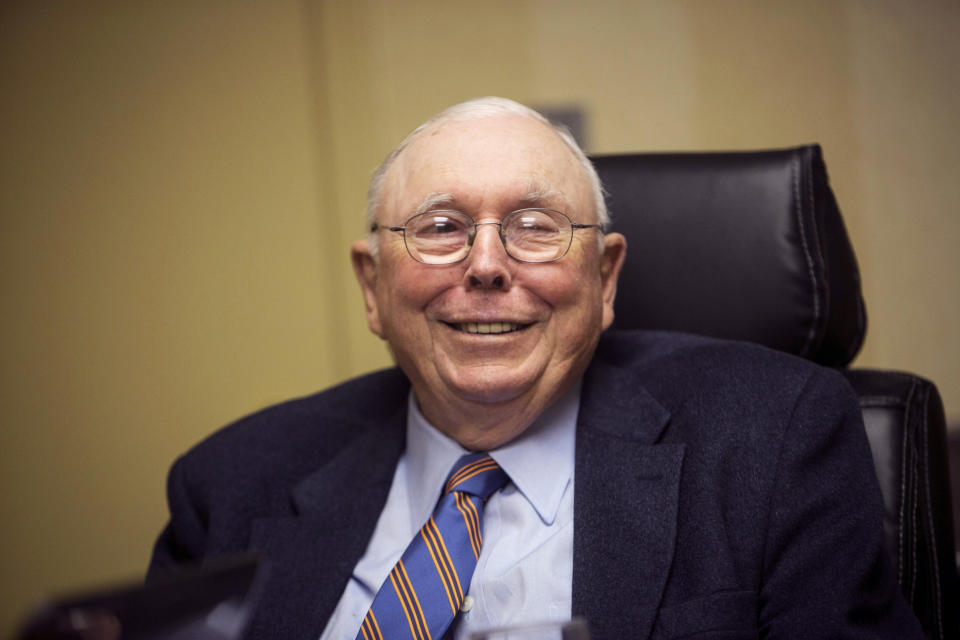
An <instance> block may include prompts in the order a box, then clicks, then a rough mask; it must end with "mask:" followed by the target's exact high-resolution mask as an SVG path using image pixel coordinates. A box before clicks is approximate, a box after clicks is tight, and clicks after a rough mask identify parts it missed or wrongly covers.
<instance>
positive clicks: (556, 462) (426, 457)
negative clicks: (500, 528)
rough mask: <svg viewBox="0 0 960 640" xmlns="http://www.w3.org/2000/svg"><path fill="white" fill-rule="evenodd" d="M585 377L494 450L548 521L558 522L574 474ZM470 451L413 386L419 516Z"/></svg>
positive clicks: (413, 504)
mask: <svg viewBox="0 0 960 640" xmlns="http://www.w3.org/2000/svg"><path fill="white" fill-rule="evenodd" d="M580 386H581V384H580V381H577V383H576V384H574V385H573V386H572V387H571V388H570V390H568V391H567V392H566V393H565V394H564V395H563V396H561V397H560V399H559V400H557V402H555V403H554V404H553V405H551V406H550V407H549V408H548V409H547V410H546V411H544V412H543V413H542V414H541V415H540V416H539V417H538V418H537V419H536V420H535V421H534V423H533V424H532V425H530V427H529V428H528V429H527V430H526V431H524V432H523V433H522V434H520V436H518V437H517V438H515V439H513V440H511V441H510V442H508V443H507V444H505V445H503V446H502V447H499V448H498V449H494V450H493V451H490V455H491V457H492V458H493V459H494V460H496V461H497V463H498V464H499V465H500V467H501V468H502V469H503V470H504V471H505V472H506V473H507V475H508V476H510V480H511V481H512V482H513V484H514V486H516V488H517V490H518V491H519V492H520V493H521V494H523V496H524V497H525V498H526V499H527V501H528V502H529V503H530V504H531V505H532V506H533V508H534V509H535V510H536V512H537V515H538V516H540V519H541V520H542V521H543V522H544V523H545V524H547V525H550V524H553V522H554V520H555V519H556V517H557V513H558V511H559V509H560V500H561V498H562V497H563V494H564V492H565V491H566V490H567V487H568V486H569V485H570V483H571V481H572V480H573V466H574V450H575V442H576V427H577V414H578V412H579V410H580ZM465 453H468V451H467V450H466V449H464V448H463V447H461V446H460V444H459V443H457V441H456V440H453V439H452V438H450V437H448V436H446V435H444V434H443V433H441V432H440V431H439V430H437V429H436V427H434V426H433V425H431V424H430V423H429V422H428V421H427V419H426V418H424V417H423V414H422V413H420V409H419V407H418V406H417V402H416V398H415V397H414V395H413V391H412V390H411V391H410V396H409V400H408V402H407V451H406V456H407V461H408V463H409V466H408V472H407V484H408V486H409V492H408V494H407V495H408V500H409V503H410V515H411V518H412V521H413V522H424V521H426V519H427V518H428V517H429V516H430V514H431V513H433V509H434V507H435V506H436V504H437V500H439V499H440V488H441V486H442V485H443V481H444V480H446V478H447V474H448V473H450V469H451V467H453V465H454V463H455V462H456V461H457V460H458V459H459V458H460V456H462V455H463V454H465Z"/></svg>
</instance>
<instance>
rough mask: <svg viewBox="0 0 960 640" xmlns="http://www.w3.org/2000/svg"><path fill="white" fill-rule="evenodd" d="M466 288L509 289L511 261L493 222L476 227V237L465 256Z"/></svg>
mask: <svg viewBox="0 0 960 640" xmlns="http://www.w3.org/2000/svg"><path fill="white" fill-rule="evenodd" d="M467 260H468V264H467V272H466V274H465V276H464V277H466V278H467V287H468V288H471V289H501V290H506V289H509V288H510V282H511V280H512V276H511V271H512V269H513V267H514V264H513V262H514V261H513V260H512V259H511V258H510V256H508V255H507V250H506V248H505V247H504V246H503V242H502V241H501V240H500V227H499V226H498V225H497V224H496V223H493V222H481V223H480V224H478V225H477V235H476V236H475V237H474V239H473V247H471V249H470V255H469V256H467Z"/></svg>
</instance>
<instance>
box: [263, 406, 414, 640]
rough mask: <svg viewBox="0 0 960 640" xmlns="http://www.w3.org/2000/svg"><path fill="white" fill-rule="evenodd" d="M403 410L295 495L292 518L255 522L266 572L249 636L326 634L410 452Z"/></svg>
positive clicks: (316, 474) (298, 488)
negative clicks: (396, 474)
mask: <svg viewBox="0 0 960 640" xmlns="http://www.w3.org/2000/svg"><path fill="white" fill-rule="evenodd" d="M405 411H406V408H405V406H402V407H400V408H399V409H398V410H397V412H396V414H395V415H394V418H393V419H392V420H391V421H390V424H389V425H379V426H377V427H371V428H367V429H366V430H365V431H363V432H362V433H361V435H360V436H358V437H357V438H356V439H355V440H354V441H353V442H352V443H350V445H348V446H347V447H345V448H344V449H343V450H342V451H341V452H340V453H339V454H338V455H337V456H336V457H335V458H333V459H332V460H331V461H329V462H328V463H327V464H325V465H324V466H323V467H321V468H320V469H319V470H317V471H316V472H314V473H313V474H311V475H310V476H308V477H307V478H306V479H305V480H303V481H302V482H300V484H298V485H297V486H296V487H295V488H294V490H293V492H292V508H293V512H294V515H292V516H289V517H281V518H261V519H258V520H256V521H255V522H254V524H253V530H252V533H251V546H252V547H253V548H255V549H256V550H257V552H258V553H259V554H260V555H261V558H262V559H263V560H264V562H265V565H266V570H267V576H266V580H265V583H264V585H263V587H262V589H261V590H260V591H261V594H260V597H259V603H258V605H257V608H256V613H255V614H254V618H253V619H252V620H251V622H250V626H249V628H248V631H247V634H246V635H247V637H251V638H309V639H310V640H315V639H316V638H319V637H320V634H321V633H322V632H323V629H324V626H325V625H326V622H327V620H328V619H329V618H330V616H331V615H332V614H333V610H334V608H335V607H336V605H337V602H338V601H339V600H340V596H341V595H342V594H343V590H344V588H345V587H346V584H347V581H348V580H349V578H350V575H351V574H352V572H353V568H354V566H355V565H356V563H357V561H358V560H359V559H360V556H361V555H362V554H363V552H364V550H365V549H366V546H367V542H368V541H369V539H370V537H371V536H372V535H373V530H374V527H375V526H376V524H377V519H378V518H379V515H380V512H381V510H382V509H383V505H384V504H385V503H386V499H387V494H388V493H389V491H390V485H391V482H392V480H393V473H394V470H395V468H396V464H397V460H399V458H400V454H401V453H402V451H403V447H404V438H405V429H404V424H405V415H406V413H405Z"/></svg>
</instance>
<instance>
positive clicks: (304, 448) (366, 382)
mask: <svg viewBox="0 0 960 640" xmlns="http://www.w3.org/2000/svg"><path fill="white" fill-rule="evenodd" d="M408 390H409V383H408V382H407V379H406V377H405V376H404V375H403V374H402V373H401V372H400V371H399V370H398V369H386V370H383V371H378V372H375V373H371V374H368V375H365V376H361V377H359V378H354V379H352V380H348V381H346V382H344V383H341V384H339V385H337V386H334V387H331V388H329V389H326V390H324V391H320V392H318V393H315V394H312V395H309V396H305V397H302V398H296V399H293V400H288V401H286V402H282V403H279V404H276V405H273V406H270V407H267V408H265V409H262V410H260V411H257V412H255V413H252V414H250V415H248V416H246V417H243V418H241V419H239V420H237V421H236V422H234V423H232V424H229V425H227V426H226V427H223V428H222V429H220V430H218V431H216V432H214V433H213V434H211V435H210V436H208V437H207V438H205V439H204V440H202V441H201V442H200V443H199V444H197V445H195V446H194V447H193V448H192V449H190V450H189V451H188V452H187V453H185V454H184V455H183V456H181V458H180V459H179V460H178V461H177V463H176V465H177V466H179V467H182V468H183V471H184V472H185V473H186V475H188V476H189V477H190V478H191V482H192V483H204V482H210V483H214V484H228V485H233V486H237V485H242V484H244V483H248V482H250V481H251V480H253V479H257V478H259V479H261V481H265V480H266V479H267V478H268V477H271V478H272V479H274V480H275V481H278V482H284V478H286V479H287V480H289V479H292V478H296V477H299V476H302V475H304V474H306V473H309V472H310V471H312V470H313V469H315V468H316V467H317V466H318V465H319V464H322V463H323V462H324V461H325V460H327V459H329V458H330V457H331V456H333V455H335V454H336V453H337V452H338V451H340V450H341V449H342V448H343V447H344V446H345V445H346V444H347V443H349V442H350V441H352V440H353V439H354V438H356V437H357V436H358V435H360V434H361V433H364V432H366V431H368V430H370V429H384V430H387V429H394V428H396V425H397V417H396V416H397V413H398V412H399V411H402V410H403V408H404V407H405V406H406V405H405V403H406V398H407V393H408Z"/></svg>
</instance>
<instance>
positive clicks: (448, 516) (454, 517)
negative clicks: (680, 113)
mask: <svg viewBox="0 0 960 640" xmlns="http://www.w3.org/2000/svg"><path fill="white" fill-rule="evenodd" d="M508 479H509V478H508V477H507V474H506V473H504V471H503V470H502V469H501V468H500V465H498V464H497V463H496V462H495V461H494V460H493V458H491V457H490V456H489V455H488V454H486V453H471V454H467V455H465V456H462V457H461V458H460V459H459V460H457V463H456V464H455V465H453V469H452V470H451V471H450V475H449V476H447V481H446V483H445V484H444V488H443V495H442V496H441V497H440V501H439V502H438V503H437V508H436V509H434V511H433V515H432V516H430V518H429V519H428V520H427V522H426V524H424V525H423V527H422V528H421V529H420V531H419V533H417V535H416V536H414V538H413V541H412V542H410V545H409V546H408V547H407V550H406V551H404V552H403V556H401V558H400V560H398V561H397V564H396V565H395V566H394V567H393V570H392V571H390V576H389V577H388V578H387V579H386V580H385V581H384V583H383V586H381V587H380V591H378V592H377V596H376V597H375V598H374V599H373V604H371V605H370V610H369V611H368V612H367V615H366V616H365V617H364V619H363V624H362V625H361V626H360V631H359V633H357V640H398V639H400V638H412V639H413V640H432V639H433V638H436V639H437V640H439V639H440V637H441V636H442V635H443V632H444V631H446V629H447V627H449V626H450V623H451V622H453V619H454V617H456V615H457V611H458V610H459V609H460V605H461V604H463V596H464V594H465V593H466V592H467V589H468V588H469V587H470V579H471V578H472V577H473V570H474V569H475V568H476V567H477V558H479V557H480V545H481V544H482V543H483V535H482V533H483V503H484V501H485V500H486V499H487V498H488V497H489V496H490V495H491V494H492V493H493V492H494V491H496V490H497V489H499V488H500V487H502V486H503V485H504V484H506V482H507V480H508Z"/></svg>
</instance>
